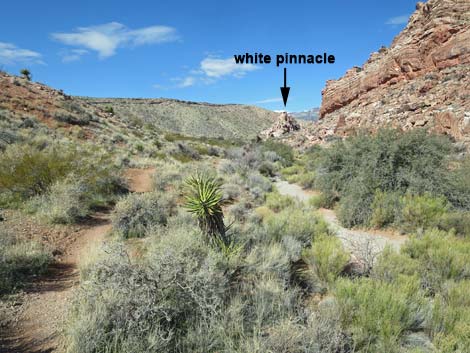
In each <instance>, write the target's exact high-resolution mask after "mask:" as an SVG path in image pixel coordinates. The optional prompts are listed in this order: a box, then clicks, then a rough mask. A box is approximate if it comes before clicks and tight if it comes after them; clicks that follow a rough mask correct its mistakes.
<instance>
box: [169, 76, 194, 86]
mask: <svg viewBox="0 0 470 353" xmlns="http://www.w3.org/2000/svg"><path fill="white" fill-rule="evenodd" d="M173 81H177V82H178V84H177V85H176V87H178V88H186V87H191V86H194V85H195V84H196V82H197V79H196V77H193V76H187V77H185V78H180V79H175V80H173Z"/></svg>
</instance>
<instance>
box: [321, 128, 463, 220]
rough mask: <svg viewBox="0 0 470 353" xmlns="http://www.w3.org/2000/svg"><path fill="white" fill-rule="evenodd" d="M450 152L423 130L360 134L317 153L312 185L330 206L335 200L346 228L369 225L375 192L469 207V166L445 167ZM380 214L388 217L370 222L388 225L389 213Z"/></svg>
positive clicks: (442, 140)
mask: <svg viewBox="0 0 470 353" xmlns="http://www.w3.org/2000/svg"><path fill="white" fill-rule="evenodd" d="M453 151H454V150H453V148H452V145H451V143H450V141H449V140H448V139H447V138H446V137H442V136H438V135H432V134H429V133H428V132H427V131H424V130H412V131H409V132H401V131H398V130H391V129H384V130H380V131H378V133H377V134H375V135H371V134H364V133H361V134H359V135H357V136H353V137H349V138H347V139H346V140H344V141H337V142H335V143H334V144H333V145H332V146H330V147H329V148H325V149H323V150H321V151H320V152H319V157H318V160H317V162H316V163H317V167H316V176H315V185H316V187H318V188H319V189H320V190H321V191H322V192H323V194H324V197H325V200H326V202H327V204H329V206H332V205H333V204H334V203H335V202H336V201H339V218H340V220H341V222H342V223H343V224H345V225H346V226H354V225H367V224H368V223H369V222H370V218H371V217H372V216H373V210H372V205H373V201H374V198H375V195H376V192H387V193H397V195H400V194H401V195H404V194H406V193H408V194H410V195H423V194H429V195H430V196H432V197H441V196H443V197H446V198H447V199H448V200H449V201H450V202H451V203H452V204H453V206H454V207H460V208H465V207H470V205H467V201H466V200H467V198H470V185H468V183H469V182H468V178H467V179H465V178H464V177H463V175H464V174H465V173H466V172H465V170H466V169H465V168H467V164H465V163H464V164H462V165H461V166H458V167H456V168H454V169H451V168H449V162H450V158H451V156H452V153H453ZM467 175H468V174H467ZM455 188H457V189H458V190H459V193H456V192H455V191H454V190H453V189H455ZM457 194H458V195H457ZM388 201H391V200H388ZM388 201H385V200H383V202H388ZM376 203H379V200H377V201H376ZM375 216H376V217H378V216H379V215H378V214H376V215H375ZM384 216H386V218H388V219H383V220H379V219H376V220H374V222H375V223H377V222H378V223H383V222H385V223H387V222H389V221H390V214H388V215H381V217H384Z"/></svg>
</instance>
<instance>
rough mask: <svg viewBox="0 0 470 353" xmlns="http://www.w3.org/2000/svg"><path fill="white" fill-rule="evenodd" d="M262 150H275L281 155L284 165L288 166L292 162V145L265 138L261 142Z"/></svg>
mask: <svg viewBox="0 0 470 353" xmlns="http://www.w3.org/2000/svg"><path fill="white" fill-rule="evenodd" d="M262 149H263V150H264V151H272V152H276V154H277V155H278V156H279V157H281V158H282V159H281V162H282V165H283V166H284V167H289V166H291V165H292V164H293V163H294V150H293V148H292V147H290V146H288V145H286V144H284V143H281V142H276V141H273V140H267V141H264V142H263V143H262Z"/></svg>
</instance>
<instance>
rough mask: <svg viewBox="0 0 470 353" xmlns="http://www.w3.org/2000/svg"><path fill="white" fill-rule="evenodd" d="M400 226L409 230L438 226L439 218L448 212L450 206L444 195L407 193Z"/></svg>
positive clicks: (404, 198)
mask: <svg viewBox="0 0 470 353" xmlns="http://www.w3.org/2000/svg"><path fill="white" fill-rule="evenodd" d="M402 202H403V210H402V214H401V217H400V227H401V228H402V229H404V230H407V231H414V230H416V229H426V228H429V227H433V226H436V225H437V223H438V222H439V219H440V218H442V216H443V215H444V214H445V213H446V212H447V210H448V209H449V206H448V204H447V201H446V199H445V198H444V197H432V196H430V195H428V194H426V195H422V196H412V195H409V194H407V195H405V196H404V197H403V200H402Z"/></svg>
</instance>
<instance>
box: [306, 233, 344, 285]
mask: <svg viewBox="0 0 470 353" xmlns="http://www.w3.org/2000/svg"><path fill="white" fill-rule="evenodd" d="M302 259H303V260H304V261H305V263H307V264H308V265H309V267H310V269H311V270H312V271H313V273H314V274H315V276H316V278H318V279H320V280H321V281H323V282H325V283H328V284H332V283H333V282H334V281H335V280H336V279H337V278H338V276H339V275H340V274H341V272H343V270H344V268H345V267H346V265H347V264H348V262H349V254H348V253H347V252H346V251H345V250H344V248H343V245H342V244H341V241H340V240H339V239H338V238H336V237H333V236H328V235H323V234H320V235H318V236H316V237H315V238H314V240H313V242H312V247H311V248H307V249H305V250H304V251H303V253H302Z"/></svg>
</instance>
